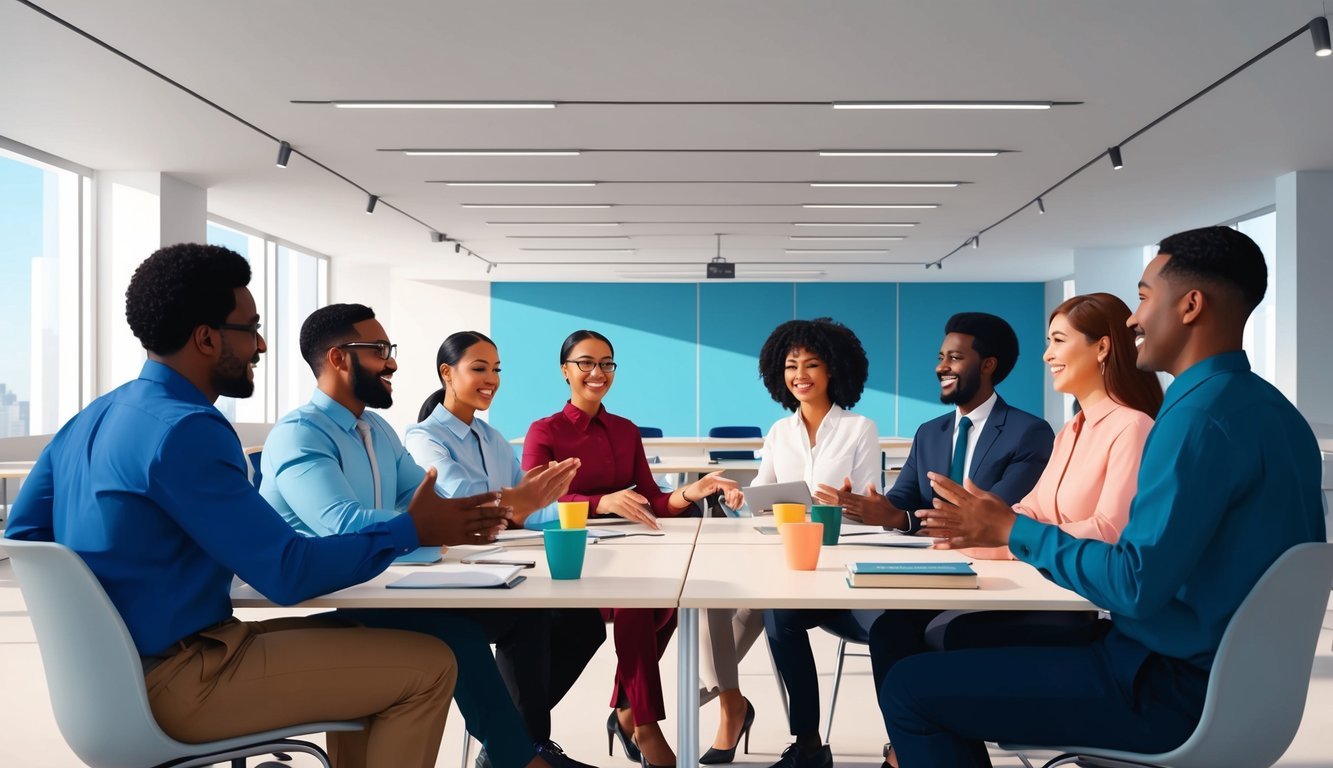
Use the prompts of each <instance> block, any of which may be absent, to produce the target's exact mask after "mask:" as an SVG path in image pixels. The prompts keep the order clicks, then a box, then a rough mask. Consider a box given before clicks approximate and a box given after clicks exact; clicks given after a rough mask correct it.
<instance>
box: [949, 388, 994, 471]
mask: <svg viewBox="0 0 1333 768" xmlns="http://www.w3.org/2000/svg"><path fill="white" fill-rule="evenodd" d="M999 397H1000V396H999V395H998V394H997V393H995V392H992V393H990V397H988V398H986V402H984V403H982V404H981V405H978V406H977V407H976V408H973V409H972V412H971V413H969V414H966V416H967V418H969V419H971V420H972V428H971V429H969V430H968V432H967V455H966V457H965V458H966V460H967V461H966V463H965V464H963V479H964V480H966V479H967V478H969V477H971V476H972V454H974V453H976V450H977V440H979V439H980V438H981V430H982V429H985V427H986V419H989V418H990V412H991V411H993V410H995V401H996V400H998V399H999ZM963 416H964V414H963V412H962V411H960V410H958V409H957V408H954V409H953V432H951V433H949V445H951V446H952V445H954V444H955V443H957V441H958V421H959V419H961V418H963ZM949 458H950V459H951V460H952V458H953V449H952V448H950V449H949Z"/></svg>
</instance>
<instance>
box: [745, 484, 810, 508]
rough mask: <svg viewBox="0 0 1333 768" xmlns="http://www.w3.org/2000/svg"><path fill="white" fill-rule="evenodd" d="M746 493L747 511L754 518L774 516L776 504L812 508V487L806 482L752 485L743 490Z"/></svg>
mask: <svg viewBox="0 0 1333 768" xmlns="http://www.w3.org/2000/svg"><path fill="white" fill-rule="evenodd" d="M741 491H742V492H744V493H745V506H744V508H745V509H748V510H750V515H751V516H752V517H759V516H760V515H771V514H773V505H774V504H804V505H806V506H807V507H808V506H810V486H808V485H806V484H805V481H803V480H798V481H796V482H794V483H773V484H772V485H752V486H750V487H749V488H742V489H741Z"/></svg>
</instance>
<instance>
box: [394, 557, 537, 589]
mask: <svg viewBox="0 0 1333 768" xmlns="http://www.w3.org/2000/svg"><path fill="white" fill-rule="evenodd" d="M521 570H523V566H521V565H463V564H461V563H458V564H455V563H445V564H443V565H437V566H435V567H433V568H430V569H429V570H421V571H417V572H416V573H411V574H408V575H407V576H404V577H403V578H401V579H399V580H397V581H391V582H389V583H388V584H386V585H385V586H386V587H387V588H389V589H478V588H486V587H505V588H508V587H513V586H514V585H516V584H518V583H519V582H521V581H523V578H524V577H523V576H520V575H519V571H521Z"/></svg>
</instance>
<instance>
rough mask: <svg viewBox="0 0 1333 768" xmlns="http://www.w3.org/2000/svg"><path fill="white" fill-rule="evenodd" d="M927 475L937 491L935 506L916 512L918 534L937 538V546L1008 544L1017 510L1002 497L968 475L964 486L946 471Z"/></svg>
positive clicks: (953, 547)
mask: <svg viewBox="0 0 1333 768" xmlns="http://www.w3.org/2000/svg"><path fill="white" fill-rule="evenodd" d="M928 475H929V477H930V487H931V488H934V489H935V493H936V494H938V496H937V497H936V498H935V501H934V507H935V508H934V509H923V510H920V511H918V512H917V513H916V516H917V517H919V518H921V531H920V533H921V535H922V536H930V537H931V538H934V539H939V541H936V542H935V548H936V549H962V548H964V547H1004V546H1008V545H1009V532H1010V531H1011V530H1013V527H1014V518H1015V516H1016V514H1015V512H1014V510H1013V508H1012V507H1010V506H1009V504H1008V503H1006V502H1005V500H1004V499H1002V498H1000V497H999V496H996V495H995V494H993V493H987V492H986V491H983V490H981V489H980V488H978V487H977V486H976V484H975V483H973V482H972V479H971V478H968V480H967V485H966V487H964V486H961V485H959V484H958V483H955V482H954V481H952V480H950V479H949V478H948V476H946V475H940V474H936V473H934V472H930V473H928Z"/></svg>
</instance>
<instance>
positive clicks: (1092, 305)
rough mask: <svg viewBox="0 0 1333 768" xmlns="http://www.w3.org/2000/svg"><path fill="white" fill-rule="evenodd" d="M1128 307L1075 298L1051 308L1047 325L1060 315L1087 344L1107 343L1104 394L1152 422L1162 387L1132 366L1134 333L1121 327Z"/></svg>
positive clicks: (1100, 298)
mask: <svg viewBox="0 0 1333 768" xmlns="http://www.w3.org/2000/svg"><path fill="white" fill-rule="evenodd" d="M1129 314H1130V312H1129V307H1127V306H1125V302H1123V301H1121V300H1120V299H1119V298H1117V297H1115V296H1112V295H1111V294H1109V293H1089V294H1087V295H1085V296H1075V297H1074V298H1072V299H1069V300H1068V301H1066V302H1065V303H1063V304H1061V305H1060V306H1058V307H1056V308H1055V311H1054V312H1052V313H1051V317H1050V318H1049V320H1048V321H1047V324H1048V325H1049V322H1050V320H1054V319H1055V316H1056V315H1063V316H1064V318H1065V319H1066V320H1068V321H1069V325H1070V326H1072V327H1073V328H1074V330H1076V331H1078V332H1079V333H1081V334H1083V335H1084V336H1085V337H1086V338H1087V339H1088V341H1089V342H1090V343H1096V342H1097V341H1098V340H1100V339H1102V338H1105V339H1107V341H1108V342H1110V345H1111V346H1110V350H1109V351H1108V352H1107V354H1106V373H1105V375H1104V376H1103V380H1104V381H1105V383H1106V394H1107V395H1109V396H1110V397H1111V399H1112V400H1114V401H1115V402H1117V403H1120V404H1121V405H1124V406H1128V407H1130V408H1133V409H1134V410H1136V411H1142V412H1144V413H1146V414H1148V415H1149V416H1151V417H1153V418H1154V419H1155V418H1157V411H1158V409H1159V408H1161V407H1162V385H1161V383H1160V382H1158V381H1157V376H1156V375H1155V374H1152V373H1149V372H1147V371H1140V370H1139V369H1138V368H1137V367H1136V366H1135V364H1134V362H1135V358H1136V357H1137V356H1138V353H1137V352H1136V350H1135V349H1134V333H1133V332H1132V331H1130V330H1129V328H1128V326H1126V325H1125V321H1126V320H1128V319H1129Z"/></svg>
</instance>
